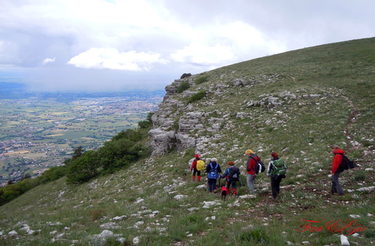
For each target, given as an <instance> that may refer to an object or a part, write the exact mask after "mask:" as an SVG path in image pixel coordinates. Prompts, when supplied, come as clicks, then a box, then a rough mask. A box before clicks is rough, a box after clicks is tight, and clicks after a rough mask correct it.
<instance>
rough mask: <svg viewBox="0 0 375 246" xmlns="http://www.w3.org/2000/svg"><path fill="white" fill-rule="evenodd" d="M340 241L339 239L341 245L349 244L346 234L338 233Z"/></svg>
mask: <svg viewBox="0 0 375 246" xmlns="http://www.w3.org/2000/svg"><path fill="white" fill-rule="evenodd" d="M340 241H341V245H342V246H350V243H349V240H348V237H346V236H344V235H342V234H341V235H340Z"/></svg>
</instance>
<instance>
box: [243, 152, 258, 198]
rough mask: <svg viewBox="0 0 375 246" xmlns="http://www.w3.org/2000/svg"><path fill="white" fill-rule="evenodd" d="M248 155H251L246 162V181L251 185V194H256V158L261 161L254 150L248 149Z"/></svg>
mask: <svg viewBox="0 0 375 246" xmlns="http://www.w3.org/2000/svg"><path fill="white" fill-rule="evenodd" d="M246 155H247V156H248V157H249V159H248V160H247V164H246V171H247V176H246V181H247V186H249V192H250V194H254V193H255V192H254V182H255V178H256V175H255V165H256V164H257V161H256V160H259V161H260V158H259V157H258V156H256V155H255V154H254V152H253V151H252V150H251V149H248V150H246Z"/></svg>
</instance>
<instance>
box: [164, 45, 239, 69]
mask: <svg viewBox="0 0 375 246" xmlns="http://www.w3.org/2000/svg"><path fill="white" fill-rule="evenodd" d="M171 57H172V59H173V60H174V61H177V62H183V63H184V62H192V63H196V64H202V65H210V64H220V63H223V62H226V61H230V60H233V59H235V55H234V53H233V51H232V50H231V47H229V46H224V45H221V44H216V45H214V46H209V45H205V44H202V43H199V42H193V43H191V44H190V45H189V46H187V47H185V48H183V49H179V50H177V51H176V52H175V53H173V54H171Z"/></svg>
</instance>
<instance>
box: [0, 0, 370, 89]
mask: <svg viewBox="0 0 375 246" xmlns="http://www.w3.org/2000/svg"><path fill="white" fill-rule="evenodd" d="M374 10H375V1H374V0H356V1H353V0H283V1H280V0H262V1H260V0H231V1H228V0H204V1H202V0H107V1H104V0H0V82H18V83H25V84H26V85H27V86H28V88H30V89H31V90H39V91H121V90H132V89H148V90H154V89H164V87H165V86H166V85H168V84H171V83H172V82H173V81H174V80H175V79H179V78H180V76H181V75H182V74H183V73H192V74H198V73H202V72H205V71H209V70H212V69H215V68H219V67H222V66H226V65H231V64H234V63H238V62H242V61H247V60H251V59H255V58H259V57H263V56H267V55H273V54H278V53H282V52H286V51H290V50H296V49H301V48H305V47H311V46H316V45H321V44H327V43H334V42H341V41H347V40H353V39H361V38H369V37H373V36H375V35H374V30H375V29H374V26H375V14H374Z"/></svg>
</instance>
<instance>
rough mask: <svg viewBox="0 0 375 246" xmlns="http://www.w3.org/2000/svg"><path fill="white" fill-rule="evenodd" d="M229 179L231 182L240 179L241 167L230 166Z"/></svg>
mask: <svg viewBox="0 0 375 246" xmlns="http://www.w3.org/2000/svg"><path fill="white" fill-rule="evenodd" d="M228 179H229V182H232V181H239V180H240V169H239V168H238V167H236V166H233V167H231V168H228Z"/></svg>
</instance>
